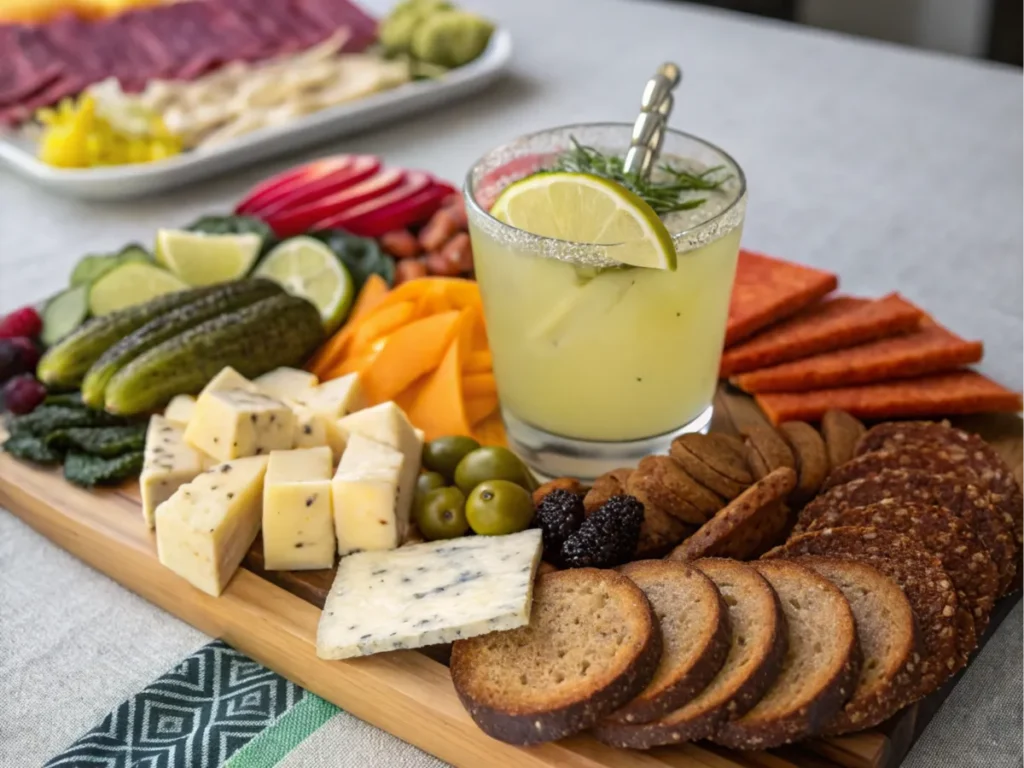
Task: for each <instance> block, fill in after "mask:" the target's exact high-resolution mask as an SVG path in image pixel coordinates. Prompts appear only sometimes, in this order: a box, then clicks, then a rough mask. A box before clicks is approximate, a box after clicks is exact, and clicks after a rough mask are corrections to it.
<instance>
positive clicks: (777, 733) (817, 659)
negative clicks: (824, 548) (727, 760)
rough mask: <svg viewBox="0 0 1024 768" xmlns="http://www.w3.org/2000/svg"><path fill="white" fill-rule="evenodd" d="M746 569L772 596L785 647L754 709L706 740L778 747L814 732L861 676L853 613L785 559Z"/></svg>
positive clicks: (824, 583)
mask: <svg viewBox="0 0 1024 768" xmlns="http://www.w3.org/2000/svg"><path fill="white" fill-rule="evenodd" d="M752 566H753V567H754V568H756V569H757V571H758V573H760V574H761V575H762V576H764V577H765V578H766V579H767V580H768V583H770V584H771V585H772V588H773V589H774V590H775V593H776V594H777V595H778V596H779V602H780V604H781V605H782V610H783V612H784V613H785V614H786V624H787V626H788V627H789V650H788V651H787V652H786V658H785V660H784V661H783V663H782V671H781V672H780V673H779V675H778V677H776V678H775V682H774V683H773V684H772V686H771V687H770V688H769V689H768V691H767V692H766V693H765V695H764V696H762V697H761V700H760V701H759V702H757V704H755V705H754V708H753V709H751V710H750V711H749V712H747V714H745V715H744V716H743V717H741V718H738V719H736V720H730V721H728V722H726V723H724V724H723V725H722V726H721V727H720V728H719V729H718V731H716V732H715V734H714V735H713V736H712V737H711V738H712V740H713V741H715V742H717V743H719V744H722V745H724V746H726V747H731V748H733V749H767V748H770V747H778V746H781V745H782V744H788V743H790V742H792V741H796V740H797V739H803V738H806V737H808V736H813V735H815V734H817V733H820V732H821V730H822V729H823V728H824V727H825V725H826V724H827V723H828V722H829V721H831V720H832V718H834V717H835V716H836V714H837V713H838V712H839V711H840V709H841V708H842V706H843V704H845V703H846V701H847V699H849V698H850V695H851V694H852V693H853V690H854V687H855V686H856V684H857V676H858V674H859V672H860V650H859V648H858V645H857V628H856V623H855V622H854V618H853V611H852V610H851V609H850V604H849V603H848V602H847V600H846V598H845V597H843V593H842V592H840V591H839V589H838V588H837V587H835V586H834V585H833V584H832V582H830V581H829V580H828V579H826V578H824V577H823V576H819V575H818V574H817V573H815V572H814V571H812V570H811V569H809V568H805V567H803V566H802V565H797V564H796V563H794V562H792V561H785V560H770V561H759V562H757V563H752Z"/></svg>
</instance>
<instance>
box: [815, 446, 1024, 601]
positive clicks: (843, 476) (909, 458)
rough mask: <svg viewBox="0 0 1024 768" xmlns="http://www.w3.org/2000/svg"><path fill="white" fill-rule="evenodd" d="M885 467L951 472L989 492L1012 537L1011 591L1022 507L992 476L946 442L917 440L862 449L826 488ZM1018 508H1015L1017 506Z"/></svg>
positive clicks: (1008, 586)
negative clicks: (991, 480)
mask: <svg viewBox="0 0 1024 768" xmlns="http://www.w3.org/2000/svg"><path fill="white" fill-rule="evenodd" d="M883 469H918V470H922V471H925V472H931V473H933V474H936V475H946V474H951V475H954V476H955V477H957V478H959V479H960V480H961V481H962V482H965V483H971V484H973V485H976V486H978V487H979V488H980V489H982V490H983V491H985V492H986V493H988V494H989V501H990V503H991V504H992V506H993V507H994V508H995V509H996V512H997V513H998V514H999V517H1000V518H1001V520H1002V526H1003V528H1004V530H1005V531H1006V534H1005V536H1006V537H1008V541H1007V542H1006V546H1009V547H1011V548H1012V557H1011V563H1010V567H1011V568H1012V569H1013V570H1012V571H1011V572H1010V573H1009V579H1008V580H1007V581H1006V582H1005V583H1004V584H1003V594H1005V593H1006V592H1008V591H1010V590H1011V589H1012V588H1013V584H1014V583H1015V578H1016V576H1017V569H1018V561H1019V558H1020V552H1021V549H1020V545H1019V544H1018V542H1017V522H1016V518H1015V515H1019V508H1017V507H1016V504H1017V502H1015V501H1014V500H1013V499H1012V498H1011V497H1009V496H1007V495H1005V494H1004V493H1002V492H1000V491H999V490H998V488H997V487H996V486H994V485H993V483H992V482H990V478H988V477H986V476H985V475H983V474H980V473H979V472H978V471H976V470H975V469H974V468H972V466H971V465H969V464H968V463H967V462H966V461H965V460H964V458H963V456H962V455H959V454H958V453H956V452H951V451H950V450H948V449H947V448H946V447H944V445H943V444H942V443H935V444H924V443H914V444H909V445H906V446H903V447H896V448H890V449H887V450H879V451H872V452H870V453H862V454H861V455H860V456H857V457H855V458H854V459H852V460H850V461H848V462H847V463H846V464H844V465H843V466H841V467H838V468H837V469H834V470H833V471H832V472H831V474H829V476H828V479H827V480H826V481H825V486H824V487H825V488H826V489H828V488H832V487H833V486H836V485H842V484H843V483H848V482H849V481H851V480H856V479H857V478H861V477H870V476H871V475H874V474H876V473H877V472H880V471H881V470H883ZM1015 509H1016V510H1017V511H1014V510H1015Z"/></svg>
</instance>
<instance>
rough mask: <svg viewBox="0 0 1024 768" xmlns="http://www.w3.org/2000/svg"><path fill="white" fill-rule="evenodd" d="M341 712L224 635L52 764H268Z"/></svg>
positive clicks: (191, 767)
mask: <svg viewBox="0 0 1024 768" xmlns="http://www.w3.org/2000/svg"><path fill="white" fill-rule="evenodd" d="M340 711H341V710H339V709H338V708H337V707H336V706H334V705H333V704H331V703H330V702H327V701H324V700H323V699H321V698H320V697H319V696H314V695H313V694H312V693H309V692H307V691H305V690H303V689H302V688H300V687H299V686H297V685H295V684H294V683H290V682H288V681H287V680H285V679H284V678H283V677H281V676H280V675H278V674H275V673H274V672H271V671H270V670H269V669H267V668H266V667H264V666H262V665H261V664H257V663H256V662H255V661H253V660H252V659H250V658H248V657H246V656H244V655H242V654H241V653H239V652H238V651H236V650H234V649H233V648H230V647H228V646H227V645H226V644H225V643H223V642H222V641H220V640H217V641H214V642H212V643H210V644H209V645H205V646H203V647H202V648H200V649H199V650H198V651H196V652H195V653H194V654H192V655H191V656H189V657H188V658H186V659H184V660H183V661H182V662H181V663H180V664H178V666H176V667H175V668H174V669H172V670H171V671H170V672H168V673H167V674H165V675H163V676H161V677H159V678H157V679H156V680H154V681H153V682H152V683H151V684H150V685H148V686H147V687H146V688H144V689H143V690H142V691H140V692H139V693H137V694H136V695H135V696H133V697H132V698H130V699H128V700H127V701H125V702H123V703H122V704H121V705H120V706H118V707H117V708H116V709H114V710H113V711H112V712H111V713H110V714H108V715H107V716H106V717H105V718H104V719H103V722H101V723H100V724H99V725H97V726H96V727H95V728H93V729H92V730H91V731H89V732H88V733H86V734H85V735H84V736H82V737H81V738H80V739H78V740H77V741H76V742H74V743H73V744H72V745H71V746H69V747H68V748H67V749H66V750H65V751H64V752H62V753H60V754H59V755H57V756H56V757H54V758H52V759H51V760H49V761H48V762H47V763H46V765H45V768H51V766H61V768H72V767H75V768H77V767H79V766H83V765H89V766H104V767H106V768H122V767H123V768H133V767H134V766H138V767H139V768H165V767H166V768H221V767H222V766H223V767H224V768H242V767H243V766H244V768H269V767H270V766H273V765H276V764H277V763H278V762H279V761H280V760H281V759H282V758H283V757H284V756H285V755H287V754H288V753H289V752H290V751H291V750H293V749H294V748H295V747H296V746H298V744H299V743H300V742H301V741H302V740H303V739H305V738H306V737H307V736H308V735H309V734H311V733H313V731H315V730H316V729H317V728H319V727H320V726H321V725H323V724H324V723H325V722H327V721H328V720H329V719H330V718H331V717H333V716H334V715H335V714H337V713H338V712H340Z"/></svg>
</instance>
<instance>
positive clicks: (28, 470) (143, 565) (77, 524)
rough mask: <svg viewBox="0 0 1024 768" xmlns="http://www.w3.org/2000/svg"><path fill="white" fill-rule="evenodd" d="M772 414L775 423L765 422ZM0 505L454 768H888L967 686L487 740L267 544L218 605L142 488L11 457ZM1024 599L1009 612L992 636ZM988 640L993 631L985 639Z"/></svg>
mask: <svg viewBox="0 0 1024 768" xmlns="http://www.w3.org/2000/svg"><path fill="white" fill-rule="evenodd" d="M749 403H750V401H749V399H747V398H745V397H740V396H735V395H732V394H730V393H728V392H725V391H723V392H720V393H719V397H718V398H717V405H718V408H717V414H718V415H717V417H716V420H715V425H714V428H715V429H721V430H726V431H728V430H732V429H734V428H735V426H736V424H737V423H738V424H744V423H749V420H751V419H756V418H758V416H759V414H758V412H757V411H756V408H755V409H753V410H751V409H750V408H749V406H748V404H749ZM761 418H763V417H761ZM964 426H965V427H967V428H970V429H974V430H976V431H979V432H980V433H981V434H982V435H983V436H985V437H986V438H987V439H989V440H991V441H992V442H993V443H994V444H995V445H996V447H997V448H998V449H999V450H1000V452H1001V453H1002V454H1003V455H1004V456H1005V457H1006V458H1007V459H1008V460H1009V461H1011V462H1012V463H1011V466H1013V467H1014V469H1015V470H1016V471H1017V472H1018V476H1019V477H1020V476H1021V475H1022V474H1024V472H1022V455H1024V449H1022V441H1021V429H1022V422H1021V420H1020V419H1019V418H1018V417H1005V416H1004V417H984V418H976V419H972V420H971V421H970V422H969V423H965V424H964ZM0 505H3V506H5V507H7V508H8V509H10V510H11V511H12V512H13V513H14V514H16V515H17V516H19V517H20V518H22V519H23V520H24V521H25V522H26V523H28V524H29V525H30V526H31V527H33V528H34V529H36V530H37V531H39V532H40V533H42V534H43V535H44V536H47V537H48V538H50V539H51V540H52V541H54V542H55V543H56V544H58V545H59V546H61V547H63V548H64V549H66V550H68V551H69V552H71V553H72V554H74V555H75V556H77V557H78V558H80V559H81V560H83V561H85V562H86V563H88V564H90V565H91V566H93V567H94V568H96V569H97V570H99V571H102V572H103V573H105V574H107V575H108V576H110V577H111V578H113V579H114V580H116V581H117V582H119V583H120V584H122V585H123V586H125V587H126V588H128V589H130V590H132V591H133V592H136V593H138V594H139V595H141V596H142V597H144V598H146V599H147V600H149V601H151V602H153V603H155V604H156V605H159V606H160V607H162V608H163V609H165V610H167V611H168V612H170V613H172V614H174V615H175V616H177V617H179V618H180V619H182V620H184V621H186V622H188V623H189V624H191V625H192V626H194V627H196V628H197V629H199V630H201V631H203V632H205V633H207V634H208V635H210V636H212V637H218V638H222V639H224V640H225V641H226V642H228V643H229V644H231V645H232V646H234V647H235V648H237V649H239V650H240V651H242V652H243V653H246V654H248V655H249V656H251V657H252V658H254V659H256V660H257V661H259V662H261V663H262V664H264V665H266V666H267V667H269V668H271V669H273V670H274V671H276V672H278V673H279V674H281V675H283V676H285V677H287V678H288V679H290V680H293V681H294V682H296V683H298V684H299V685H302V686H303V687H304V688H306V689H308V690H310V691H313V692H314V693H316V694H317V695H319V696H322V697H323V698H325V699H327V700H329V701H331V702H333V703H335V704H336V705H338V706H339V707H341V708H343V709H345V710H347V711H348V712H351V713H352V714H354V715H355V716H357V717H359V718H361V719H363V720H365V721H367V722H369V723H372V724H373V725H375V726H377V727H379V728H382V729H384V730H386V731H388V732H389V733H392V734H394V735H395V736H397V737H399V738H401V739H404V740H405V741H408V742H410V743H412V744H415V745H416V746H418V747H420V748H421V749H424V750H426V751H427V752H430V753H431V754H434V755H436V756H437V757H439V758H441V759H442V760H446V761H447V762H450V763H452V764H453V765H456V766H480V765H501V766H509V768H515V767H517V766H530V767H532V768H541V767H542V766H543V767H546V768H553V767H554V766H558V767H559V768H562V767H563V766H564V767H565V768H584V767H585V768H601V767H605V768H627V767H628V768H633V767H635V768H660V767H664V766H673V767H674V768H793V767H794V766H801V767H802V768H817V767H819V766H820V767H821V768H834V767H835V766H843V768H890V766H895V765H898V764H899V762H900V761H901V760H902V758H903V757H904V756H905V755H906V753H907V752H908V751H909V749H910V747H911V745H912V744H913V742H914V740H915V739H916V738H917V736H918V735H920V733H921V731H922V730H923V728H924V726H925V725H926V724H927V722H928V720H930V719H931V716H932V715H933V714H934V713H935V711H937V709H938V708H939V706H941V703H942V701H943V699H945V697H946V696H947V695H948V693H949V691H950V690H951V689H952V687H953V685H955V680H953V681H950V683H949V684H948V685H947V686H946V687H944V688H943V689H942V690H941V691H939V692H936V694H934V695H932V696H931V697H929V698H928V699H926V700H924V701H922V702H920V703H918V704H917V705H915V706H913V707H910V708H908V709H907V710H905V711H904V712H901V713H900V714H899V715H897V716H896V717H894V718H893V720H892V721H890V722H889V723H886V724H884V725H883V726H881V727H879V728H878V729H876V730H873V731H870V732H866V733H862V734H856V735H853V736H848V737H842V738H833V739H827V740H819V741H813V742H809V743H807V744H802V745H799V746H797V747H788V748H785V749H781V750H773V751H772V752H770V753H767V752H758V753H738V752H731V751H728V750H725V749H722V748H719V747H714V746H705V745H704V744H686V745H681V746H678V747H671V748H662V749H656V750H652V751H650V752H635V751H629V750H618V749H614V748H610V747H606V746H604V745H602V744H600V743H598V742H597V741H595V740H594V739H592V738H590V737H589V736H586V735H581V736H577V737H573V738H570V739H565V740H562V741H560V742H557V743H554V744H544V745H540V746H536V747H530V748H517V747H512V746H509V745H506V744H503V743H501V742H498V741H495V740H494V739H491V738H490V737H488V736H486V735H484V734H483V732H481V731H480V730H479V729H478V728H477V727H476V725H475V724H474V723H473V721H472V720H471V719H470V718H469V715H468V714H467V713H466V712H465V710H464V709H463V707H462V705H461V704H460V703H459V701H458V698H457V696H456V695H455V691H454V689H453V687H452V684H451V678H450V676H449V674H448V670H447V668H446V667H445V666H444V665H443V664H442V663H439V662H438V661H437V660H435V658H440V659H442V660H443V659H444V650H443V649H440V650H439V649H432V652H431V653H429V656H432V657H434V658H430V657H428V655H427V654H425V653H421V652H417V651H394V652H391V653H386V654H379V655H376V656H371V657H366V658H361V659H354V660H349V661H324V660H321V659H319V658H317V656H316V647H315V644H316V627H317V622H318V620H319V616H320V607H321V606H322V605H323V601H324V598H325V597H326V593H327V590H328V589H329V588H330V585H331V581H332V580H333V575H334V572H333V570H327V571H309V572H305V573H302V572H294V573H293V572H266V571H264V570H263V568H262V565H263V559H262V548H261V546H260V541H259V539H257V541H256V542H255V544H254V546H253V548H252V550H251V551H250V552H249V555H248V556H247V558H246V560H245V563H244V566H243V567H242V568H240V569H239V571H238V573H237V574H236V575H235V577H234V578H233V579H232V580H231V582H230V584H229V585H228V587H227V589H226V590H225V591H224V593H223V594H222V595H221V596H220V597H219V598H214V597H211V596H209V595H207V594H205V593H203V592H200V591H199V590H197V589H195V588H193V587H192V586H190V585H189V584H188V583H186V582H185V581H184V580H182V579H180V578H179V577H178V576H176V575H175V574H174V573H172V572H171V571H169V570H167V569H166V568H164V567H163V566H161V565H160V563H159V561H158V560H157V557H156V548H155V542H154V538H153V535H152V533H151V532H150V531H149V530H148V529H147V528H146V526H145V524H144V523H143V520H142V514H141V510H140V508H139V503H138V488H137V485H136V484H132V485H129V486H125V487H124V488H122V489H116V490H105V491H86V490H83V489H80V488H76V487H74V486H71V485H69V484H68V483H66V482H65V481H64V480H63V479H62V478H61V477H60V475H59V473H58V472H56V471H54V470H48V469H40V468H36V467H33V466H31V465H28V464H25V463H22V462H19V461H17V460H15V459H13V458H12V457H10V456H9V455H6V454H0ZM1016 599H1017V596H1014V597H1013V598H1010V599H1005V600H1003V601H1001V602H1000V604H999V605H997V608H996V612H995V614H994V615H993V617H992V618H993V620H992V622H991V626H990V628H989V632H988V635H991V633H992V632H993V631H994V630H995V628H996V627H997V626H998V625H999V623H1000V622H1001V621H1002V619H1003V618H1005V616H1006V614H1007V613H1008V612H1009V610H1010V609H1011V608H1012V605H1013V603H1014V602H1015V600H1016ZM985 639H987V637H986V638H985Z"/></svg>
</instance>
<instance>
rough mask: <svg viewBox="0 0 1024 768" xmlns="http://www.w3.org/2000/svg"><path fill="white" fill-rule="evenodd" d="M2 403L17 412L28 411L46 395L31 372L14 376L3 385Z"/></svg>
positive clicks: (43, 388) (44, 388) (33, 408)
mask: <svg viewBox="0 0 1024 768" xmlns="http://www.w3.org/2000/svg"><path fill="white" fill-rule="evenodd" d="M3 394H4V403H5V404H6V405H7V410H9V411H10V412H11V413H15V414H18V415H19V416H20V415H21V414H23V413H30V412H32V411H34V410H35V408H36V406H37V405H39V404H40V403H41V402H43V398H45V397H46V387H44V386H43V385H42V384H41V383H40V382H39V380H38V379H36V377H35V376H33V375H32V374H31V373H23V374H21V375H20V376H15V377H14V378H13V379H11V380H10V381H8V382H7V383H6V384H5V385H4V392H3Z"/></svg>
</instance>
